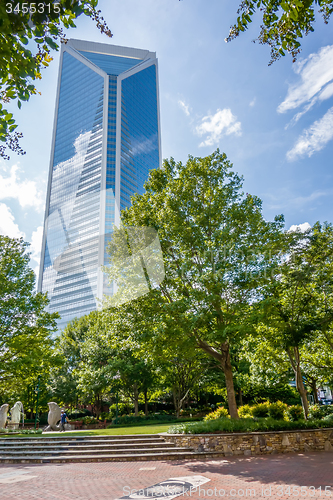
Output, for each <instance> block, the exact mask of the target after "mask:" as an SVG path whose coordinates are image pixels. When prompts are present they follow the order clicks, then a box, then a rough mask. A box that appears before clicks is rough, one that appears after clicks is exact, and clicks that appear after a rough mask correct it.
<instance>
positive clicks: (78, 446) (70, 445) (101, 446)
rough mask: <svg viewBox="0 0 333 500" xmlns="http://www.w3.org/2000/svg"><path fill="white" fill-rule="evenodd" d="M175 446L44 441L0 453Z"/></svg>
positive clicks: (169, 445)
mask: <svg viewBox="0 0 333 500" xmlns="http://www.w3.org/2000/svg"><path fill="white" fill-rule="evenodd" d="M161 446H163V447H166V448H173V447H175V445H174V443H166V442H164V441H159V442H157V443H141V442H140V443H136V442H131V443H107V444H98V445H94V444H88V443H77V444H75V443H63V444H46V445H44V444H43V443H39V444H33V445H26V444H24V445H21V446H0V454H2V453H4V452H6V451H8V452H11V451H12V450H17V449H19V450H22V451H29V450H62V449H64V450H79V451H80V450H81V451H86V450H87V451H89V450H115V449H134V448H135V449H143V448H159V447H161Z"/></svg>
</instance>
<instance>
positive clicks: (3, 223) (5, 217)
mask: <svg viewBox="0 0 333 500" xmlns="http://www.w3.org/2000/svg"><path fill="white" fill-rule="evenodd" d="M0 234H2V235H4V236H9V237H10V238H20V237H22V238H25V234H24V233H22V231H20V230H19V227H18V225H17V224H16V223H15V218H14V215H13V214H12V212H11V210H10V208H9V207H7V205H5V203H0Z"/></svg>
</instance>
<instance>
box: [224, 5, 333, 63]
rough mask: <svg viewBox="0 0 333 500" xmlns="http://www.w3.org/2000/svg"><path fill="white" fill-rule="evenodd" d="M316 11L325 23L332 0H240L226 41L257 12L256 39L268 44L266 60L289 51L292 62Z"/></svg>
mask: <svg viewBox="0 0 333 500" xmlns="http://www.w3.org/2000/svg"><path fill="white" fill-rule="evenodd" d="M316 10H318V13H319V14H321V15H322V17H323V20H324V23H325V24H327V23H328V22H329V19H330V17H331V14H332V12H333V1H332V0H303V1H302V0H294V1H293V2H290V1H288V0H255V1H253V0H243V1H242V3H241V4H240V6H239V8H238V11H237V13H238V18H237V22H236V23H235V24H234V25H233V26H231V28H230V32H229V35H228V37H227V38H226V42H230V41H231V40H234V39H235V38H237V37H238V36H239V35H240V33H241V32H242V31H245V30H246V29H248V27H249V24H250V23H251V22H252V20H253V17H254V14H255V13H256V12H257V11H259V12H260V16H262V24H261V26H260V32H259V35H258V38H257V40H258V41H259V43H260V44H263V45H269V46H270V49H271V59H270V63H269V64H272V63H273V62H274V61H276V60H277V59H279V58H280V57H281V56H284V55H285V53H286V52H289V53H290V54H291V56H292V58H293V62H295V61H296V58H297V55H298V54H299V53H300V51H301V40H302V38H303V36H306V35H308V34H309V33H310V32H312V31H314V24H315V21H316Z"/></svg>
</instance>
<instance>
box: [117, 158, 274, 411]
mask: <svg viewBox="0 0 333 500" xmlns="http://www.w3.org/2000/svg"><path fill="white" fill-rule="evenodd" d="M241 186H242V179H241V178H240V177H239V176H238V175H237V174H236V173H234V172H232V171H231V165H230V163H229V161H228V160H227V158H226V155H225V154H221V153H220V152H219V151H218V150H217V151H216V152H215V153H213V154H212V155H210V156H207V157H206V158H193V157H191V156H190V157H189V159H188V161H187V163H186V165H183V164H182V163H176V162H175V161H174V160H173V159H171V160H170V161H167V160H165V161H164V164H163V168H162V169H159V170H154V171H152V172H151V173H150V177H149V180H148V182H147V183H146V184H145V188H146V192H145V194H143V195H142V196H140V195H136V196H134V197H133V198H132V206H131V207H129V208H128V209H126V210H125V211H123V212H122V221H123V227H122V228H120V229H116V228H115V229H114V233H113V240H112V242H111V243H110V245H109V252H110V255H111V259H110V269H109V271H108V272H109V275H110V279H111V280H116V281H117V284H118V292H117V294H116V295H115V297H114V301H117V296H119V295H120V297H121V300H124V297H126V287H127V288H128V290H127V292H128V293H127V298H128V299H130V298H131V297H132V298H133V297H135V291H134V290H133V287H132V288H131V287H128V281H126V276H125V274H126V273H125V271H124V267H123V266H120V265H119V263H120V262H121V260H122V259H123V254H124V243H123V242H124V240H125V241H126V235H127V237H129V236H128V235H130V234H133V230H132V229H131V228H133V227H134V228H140V227H149V228H153V229H155V230H157V231H158V236H159V239H160V243H161V248H162V251H163V259H164V267H165V279H164V280H163V282H162V283H159V282H158V281H156V280H155V279H154V274H153V273H149V272H148V271H147V265H148V264H147V262H148V261H149V259H153V260H154V258H155V254H154V251H152V252H151V254H150V255H149V256H147V251H146V250H145V249H146V248H147V244H148V245H149V241H147V239H145V238H142V241H141V243H142V248H141V254H140V247H139V245H138V244H137V245H136V251H137V255H139V256H140V255H141V257H142V258H141V260H140V259H139V260H140V262H141V263H142V264H143V266H144V269H145V274H146V278H147V283H148V288H149V289H150V290H151V292H150V296H151V307H153V306H154V304H155V301H154V300H153V298H154V297H155V295H157V296H158V300H157V301H156V304H157V307H158V309H159V310H162V311H163V314H164V315H165V318H168V320H167V321H169V322H170V321H171V322H172V323H173V324H175V325H178V327H179V328H181V330H182V331H183V332H184V334H185V335H186V336H188V338H189V339H191V341H192V343H193V345H194V346H196V347H197V348H200V349H202V350H203V351H204V352H205V353H206V354H208V355H209V356H212V357H213V358H214V359H216V360H217V361H218V362H219V364H220V366H221V368H222V370H223V373H224V375H225V380H226V387H227V394H228V404H229V411H230V415H231V416H232V417H234V418H237V417H238V414H237V405H236V399H235V391H234V381H233V371H232V363H231V358H230V346H233V347H234V348H236V346H237V345H238V343H239V340H240V339H241V338H242V337H244V335H247V334H248V333H249V329H250V328H251V326H250V322H249V320H248V317H249V314H250V312H251V308H250V302H251V301H254V300H256V299H257V298H258V295H259V293H260V287H261V286H262V284H263V283H264V282H265V281H266V278H267V275H266V273H269V268H270V266H272V265H273V264H274V254H275V252H277V251H278V249H279V242H280V231H281V228H282V226H283V218H282V216H280V217H277V218H276V220H275V221H274V222H266V221H265V220H264V218H263V217H262V214H261V201H260V200H259V199H258V198H256V197H253V196H250V195H246V196H244V194H243V193H242V191H241ZM126 231H127V232H126ZM134 231H135V230H134ZM148 239H149V238H148ZM127 241H128V240H127ZM129 246H130V245H129ZM134 257H137V256H133V258H134ZM145 259H146V260H145ZM147 259H148V260H147ZM148 267H149V266H148ZM134 269H135V270H136V269H138V266H134ZM132 283H135V281H132ZM156 291H157V292H156ZM148 317H149V315H147V318H148ZM169 331H170V335H169V338H171V336H172V331H173V329H169Z"/></svg>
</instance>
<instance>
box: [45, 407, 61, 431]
mask: <svg viewBox="0 0 333 500" xmlns="http://www.w3.org/2000/svg"><path fill="white" fill-rule="evenodd" d="M47 404H48V407H49V413H48V416H47V422H48V424H49V425H48V426H47V427H46V429H44V432H49V431H59V425H57V423H58V422H59V420H60V417H61V409H60V408H59V406H58V405H57V403H53V402H52V403H47Z"/></svg>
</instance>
